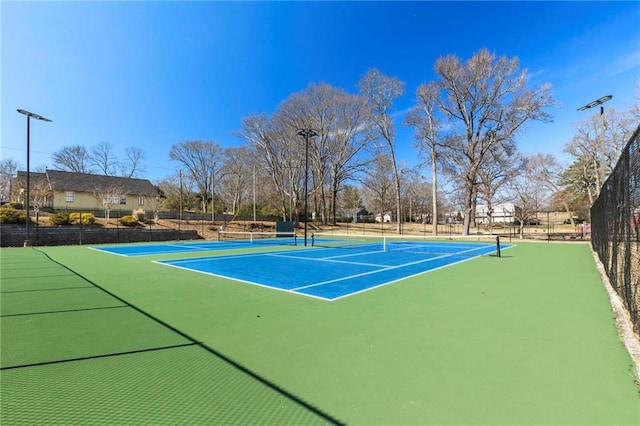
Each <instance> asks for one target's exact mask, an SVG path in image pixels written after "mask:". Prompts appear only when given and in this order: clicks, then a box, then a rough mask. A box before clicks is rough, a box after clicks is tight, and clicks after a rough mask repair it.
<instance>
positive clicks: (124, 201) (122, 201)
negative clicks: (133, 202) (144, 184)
mask: <svg viewBox="0 0 640 426" xmlns="http://www.w3.org/2000/svg"><path fill="white" fill-rule="evenodd" d="M120 204H121V205H125V204H127V196H126V195H121V196H120Z"/></svg>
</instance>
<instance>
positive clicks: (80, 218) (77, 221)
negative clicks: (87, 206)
mask: <svg viewBox="0 0 640 426" xmlns="http://www.w3.org/2000/svg"><path fill="white" fill-rule="evenodd" d="M69 221H70V222H71V224H72V225H93V224H95V223H96V217H95V216H94V215H93V213H71V214H70V215H69Z"/></svg>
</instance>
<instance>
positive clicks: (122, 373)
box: [0, 346, 326, 425]
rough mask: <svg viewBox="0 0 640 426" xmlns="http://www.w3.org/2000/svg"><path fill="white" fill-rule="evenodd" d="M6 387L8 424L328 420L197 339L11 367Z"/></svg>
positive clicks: (5, 418) (4, 400)
mask: <svg viewBox="0 0 640 426" xmlns="http://www.w3.org/2000/svg"><path fill="white" fill-rule="evenodd" d="M0 392H1V396H2V404H3V417H2V423H3V424H4V425H7V424H12V425H19V424H21V425H31V424H40V425H50V424H58V425H62V424H78V425H124V424H128V425H145V424H146V425H214V424H217V425H223V424H224V425H231V424H236V425H254V424H267V425H286V424H297V425H315V424H325V423H326V422H325V421H323V419H322V418H321V417H319V416H317V415H315V414H314V413H313V412H312V411H310V410H305V409H303V408H301V407H300V406H298V405H297V404H296V403H294V402H293V401H291V399H289V398H286V397H284V396H283V395H281V394H279V393H278V392H276V391H274V390H272V389H270V388H269V387H267V386H266V385H264V384H262V383H260V382H258V381H256V380H253V379H252V378H251V377H249V376H247V375H245V374H243V373H241V372H239V371H238V370H237V369H235V368H233V367H232V366H230V365H229V364H228V363H226V362H224V361H222V360H220V359H219V358H217V357H215V356H213V355H211V354H210V353H208V352H206V351H205V350H203V349H201V348H198V347H194V346H191V347H186V348H176V349H169V350H162V351H154V352H145V353H139V354H131V355H125V356H120V357H108V358H100V359H91V360H84V361H78V362H74V363H63V364H55V365H46V366H38V367H31V368H29V369H25V370H8V371H4V372H2V388H1V391H0ZM36 416H37V417H36Z"/></svg>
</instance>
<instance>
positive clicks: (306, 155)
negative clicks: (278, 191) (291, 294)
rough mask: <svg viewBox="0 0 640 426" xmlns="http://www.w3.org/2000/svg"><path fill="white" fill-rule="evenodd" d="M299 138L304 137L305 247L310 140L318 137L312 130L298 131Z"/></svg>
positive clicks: (305, 240) (305, 243) (305, 238)
mask: <svg viewBox="0 0 640 426" xmlns="http://www.w3.org/2000/svg"><path fill="white" fill-rule="evenodd" d="M296 134H297V135H298V136H302V137H304V245H305V246H306V245H307V198H308V194H309V138H312V137H316V136H318V131H317V130H315V129H312V128H308V129H298V131H297V132H296Z"/></svg>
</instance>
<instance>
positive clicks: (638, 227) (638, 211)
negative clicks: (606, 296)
mask: <svg viewBox="0 0 640 426" xmlns="http://www.w3.org/2000/svg"><path fill="white" fill-rule="evenodd" d="M591 232H592V233H591V244H592V246H593V249H594V250H595V252H596V253H597V254H598V256H599V257H600V260H601V261H602V264H603V265H604V268H605V271H606V273H607V275H608V277H609V280H610V282H611V285H612V286H613V288H614V289H615V291H616V292H617V293H618V295H619V296H620V298H621V299H622V301H623V303H624V304H625V307H626V309H627V311H628V312H629V315H630V317H631V321H632V323H633V327H634V330H635V332H636V333H640V126H638V128H637V129H636V131H635V132H634V134H633V136H631V139H630V140H629V142H628V143H627V146H626V147H625V148H624V150H623V152H622V155H621V156H620V159H619V160H618V164H617V165H616V167H615V168H614V170H613V173H612V174H611V176H609V178H608V179H607V181H606V182H605V184H604V186H603V188H602V191H601V193H600V196H599V197H598V199H597V201H596V202H595V203H594V205H593V207H591Z"/></svg>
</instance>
